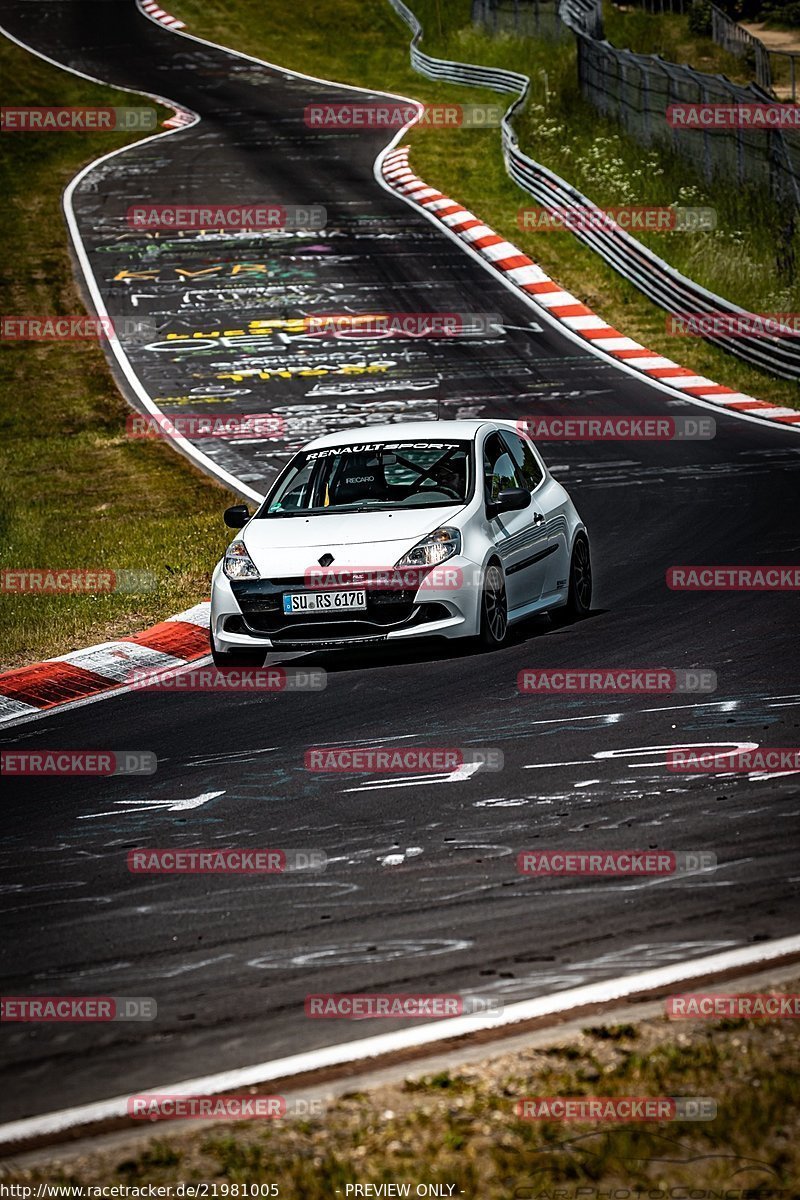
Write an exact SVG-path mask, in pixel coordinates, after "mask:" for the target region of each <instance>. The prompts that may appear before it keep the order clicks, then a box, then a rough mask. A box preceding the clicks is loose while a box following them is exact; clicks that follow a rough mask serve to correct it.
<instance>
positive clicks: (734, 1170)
mask: <svg viewBox="0 0 800 1200" xmlns="http://www.w3.org/2000/svg"><path fill="white" fill-rule="evenodd" d="M786 986H787V989H788V990H792V991H794V990H796V985H794V986H790V985H788V984H787V985H786ZM554 1037H555V1038H556V1039H557V1035H554ZM797 1050H798V1033H797V1029H796V1022H793V1021H791V1020H787V1021H783V1022H781V1021H736V1022H730V1021H723V1022H720V1023H718V1024H714V1025H710V1024H709V1023H707V1022H703V1021H698V1022H689V1021H681V1022H668V1021H667V1020H665V1019H653V1020H648V1021H639V1022H637V1023H635V1024H625V1025H607V1026H604V1025H602V1024H600V1025H596V1026H593V1027H592V1028H591V1029H587V1030H584V1031H583V1033H582V1034H580V1035H578V1036H577V1037H576V1038H575V1039H574V1040H573V1041H571V1042H569V1043H568V1044H566V1045H559V1044H556V1045H553V1046H551V1047H549V1048H545V1049H539V1050H533V1049H529V1050H521V1051H519V1050H517V1051H516V1052H515V1053H513V1054H506V1055H502V1052H501V1051H497V1052H496V1054H495V1057H494V1058H487V1059H486V1060H485V1061H484V1062H482V1063H477V1064H473V1065H470V1066H465V1067H462V1068H458V1067H457V1066H453V1067H452V1068H451V1069H450V1070H448V1071H440V1072H438V1073H437V1074H435V1075H431V1076H428V1077H421V1078H417V1079H414V1080H410V1079H409V1080H406V1081H405V1082H403V1083H396V1084H390V1085H388V1084H383V1085H378V1086H376V1087H375V1088H374V1089H373V1090H371V1091H364V1092H357V1093H356V1092H351V1093H348V1094H346V1095H344V1096H342V1097H340V1098H339V1099H338V1100H336V1101H334V1102H332V1103H331V1104H330V1105H329V1106H328V1108H327V1111H326V1112H325V1113H324V1114H321V1115H318V1116H315V1117H314V1118H312V1119H308V1118H303V1119H302V1120H300V1119H298V1120H294V1119H287V1120H285V1121H282V1122H280V1123H272V1122H261V1123H258V1122H255V1123H253V1122H251V1123H249V1124H243V1125H239V1126H236V1127H231V1126H230V1125H228V1126H217V1127H216V1128H211V1129H209V1130H207V1131H204V1132H200V1133H191V1134H182V1133H181V1131H180V1129H165V1128H163V1127H162V1128H160V1129H159V1131H158V1132H159V1136H158V1140H157V1141H154V1142H152V1143H150V1145H149V1147H147V1148H139V1149H137V1148H135V1147H129V1148H128V1149H127V1150H126V1151H124V1152H123V1151H120V1150H117V1151H106V1152H102V1153H99V1154H96V1155H94V1156H92V1157H89V1156H88V1155H86V1154H84V1156H83V1157H82V1158H81V1159H80V1160H79V1161H78V1162H76V1163H74V1164H73V1165H72V1166H70V1167H62V1168H61V1169H57V1170H51V1171H47V1170H43V1169H37V1170H34V1171H25V1172H22V1171H20V1170H18V1169H17V1170H15V1169H13V1168H12V1169H11V1171H9V1172H8V1174H7V1175H6V1177H5V1182H6V1183H12V1182H19V1183H25V1184H28V1185H30V1184H33V1185H35V1184H36V1183H37V1182H39V1181H40V1180H43V1179H47V1180H48V1181H49V1182H63V1183H70V1184H73V1185H82V1186H84V1187H85V1186H87V1185H92V1184H109V1185H113V1184H114V1183H118V1182H129V1183H130V1182H134V1183H143V1184H144V1183H151V1184H154V1185H156V1184H172V1185H173V1186H174V1184H175V1182H176V1181H177V1180H183V1181H185V1182H187V1183H190V1182H192V1181H195V1180H202V1181H204V1182H207V1183H209V1184H213V1183H216V1184H218V1185H219V1187H220V1188H222V1187H223V1186H224V1185H225V1184H227V1185H240V1186H241V1185H243V1184H247V1185H249V1186H250V1187H254V1186H255V1185H259V1184H270V1183H274V1184H276V1185H277V1186H278V1189H279V1195H280V1196H284V1197H287V1200H294V1198H295V1197H297V1198H299V1197H302V1198H303V1200H330V1198H331V1197H335V1196H336V1195H337V1194H338V1195H341V1196H344V1195H345V1194H346V1193H345V1188H346V1186H347V1185H348V1184H352V1183H358V1184H361V1185H364V1184H373V1185H377V1184H381V1183H396V1184H404V1183H410V1184H411V1193H410V1194H411V1195H414V1194H415V1187H416V1185H417V1184H418V1183H432V1182H433V1183H441V1184H454V1185H455V1191H454V1193H453V1194H454V1195H456V1196H458V1195H460V1194H463V1195H466V1196H470V1197H480V1198H481V1200H509V1198H511V1197H514V1196H517V1197H519V1198H522V1197H525V1198H529V1197H534V1196H535V1197H538V1200H557V1198H559V1197H562V1198H564V1200H567V1198H569V1200H574V1196H575V1194H576V1189H580V1188H584V1189H593V1188H597V1189H599V1194H600V1195H602V1194H603V1193H605V1194H606V1195H608V1194H609V1193H610V1195H611V1196H614V1195H619V1196H623V1195H627V1194H630V1195H632V1196H633V1195H636V1194H637V1189H640V1192H641V1195H642V1196H652V1197H654V1198H655V1197H661V1200H668V1197H669V1196H671V1195H675V1196H678V1195H681V1196H684V1195H686V1196H698V1197H700V1196H710V1195H719V1196H731V1197H733V1196H741V1197H744V1196H745V1195H747V1196H751V1197H752V1198H753V1200H757V1197H759V1196H760V1195H764V1196H767V1195H773V1196H777V1195H784V1196H786V1197H788V1196H790V1195H796V1194H797V1187H798V1185H799V1184H800V1110H798V1103H799V1102H800V1077H799V1076H798V1074H797V1071H796V1062H797ZM576 1095H580V1096H599V1097H615V1096H689V1097H691V1096H698V1097H699V1096H708V1097H711V1098H712V1099H714V1100H715V1101H716V1104H717V1115H716V1117H715V1118H714V1119H713V1120H711V1121H703V1122H691V1121H683V1122H680V1121H675V1122H663V1123H661V1124H648V1123H636V1124H630V1125H625V1124H590V1123H585V1122H584V1123H558V1122H555V1121H547V1122H535V1121H527V1120H523V1119H520V1118H519V1117H517V1115H516V1113H515V1105H516V1103H517V1101H518V1100H520V1099H521V1098H523V1097H545V1096H576ZM178 1124H179V1125H180V1122H179V1123H178ZM516 1189H519V1190H516ZM615 1189H619V1190H618V1191H617V1190H615ZM626 1189H630V1193H628V1192H627V1191H626ZM684 1189H688V1190H684ZM781 1189H783V1191H781ZM209 1194H213V1193H212V1191H211V1189H209ZM218 1194H222V1192H219V1193H218ZM228 1194H229V1195H231V1194H235V1193H233V1192H232V1191H229V1192H228ZM351 1195H352V1193H351ZM577 1195H578V1196H580V1195H584V1196H587V1197H590V1198H591V1200H598V1197H597V1195H596V1194H593V1193H592V1191H590V1190H587V1191H584V1192H581V1191H579V1190H578V1191H577Z"/></svg>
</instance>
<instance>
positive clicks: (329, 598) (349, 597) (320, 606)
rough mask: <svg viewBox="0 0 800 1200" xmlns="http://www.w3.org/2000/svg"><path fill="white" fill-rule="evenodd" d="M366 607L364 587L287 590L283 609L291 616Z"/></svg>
mask: <svg viewBox="0 0 800 1200" xmlns="http://www.w3.org/2000/svg"><path fill="white" fill-rule="evenodd" d="M366 607H367V593H366V590H365V589H364V588H361V589H360V590H359V591H356V592H287V593H286V595H285V596H284V597H283V611H284V612H285V613H286V614H287V615H289V616H294V615H296V614H297V613H307V612H342V611H344V610H362V611H363V610H364V609H365V608H366Z"/></svg>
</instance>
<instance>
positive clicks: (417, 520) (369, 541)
mask: <svg viewBox="0 0 800 1200" xmlns="http://www.w3.org/2000/svg"><path fill="white" fill-rule="evenodd" d="M463 508H464V505H463V504H454V505H453V506H452V507H448V508H410V509H405V510H404V509H393V510H392V511H391V512H363V513H341V514H339V515H338V516H334V515H333V513H326V514H324V515H317V516H310V517H277V518H270V517H265V518H263V519H261V520H256V521H251V522H250V524H249V525H248V526H247V529H246V530H245V531H244V534H243V537H242V540H243V541H244V543H245V545H246V546H247V551H248V554H249V555H250V557H251V558H252V560H253V562H254V563H255V565H256V567H257V568H258V571H259V573H260V574H261V575H262V576H264V577H265V578H267V579H269V578H274V577H275V576H280V575H294V576H296V575H303V574H304V573H305V572H306V571H307V570H308V569H309V568H318V560H319V558H320V557H321V556H322V555H324V554H331V555H332V556H333V562H332V563H331V570H332V571H335V570H336V567H344V566H347V567H356V566H358V567H390V566H393V565H394V564H395V563H396V562H397V560H398V559H399V558H401V557H402V555H404V554H405V553H406V551H408V550H410V549H411V547H412V546H414V545H416V543H417V542H418V541H419V540H420V538H423V537H425V535H426V534H428V533H431V532H432V531H433V530H434V529H438V528H439V526H440V525H448V524H449V523H450V522H451V521H452V520H453V519H454V518H455V517H456V515H457V514H458V513H460V512H461V511H462V509H463Z"/></svg>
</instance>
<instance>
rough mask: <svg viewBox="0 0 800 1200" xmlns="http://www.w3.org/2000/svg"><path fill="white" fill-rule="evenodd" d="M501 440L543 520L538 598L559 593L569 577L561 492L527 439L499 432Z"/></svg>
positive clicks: (567, 540) (562, 492)
mask: <svg viewBox="0 0 800 1200" xmlns="http://www.w3.org/2000/svg"><path fill="white" fill-rule="evenodd" d="M503 437H504V439H505V440H506V441H507V443H508V445H509V448H510V450H511V452H512V455H513V458H514V462H515V464H516V466H517V470H518V471H519V473H520V474H521V475H522V477H523V478H524V480H525V487H527V488H529V489H530V491H531V492H532V493H533V504H534V507H535V508H536V509H537V511H538V512H540V513H541V514H542V516H543V517H544V529H545V532H546V534H547V547H546V554H545V557H544V559H543V562H544V566H545V573H544V584H543V588H542V592H541V596H542V598H543V599H544V598H546V597H547V596H553V595H555V594H556V593H562V592H563V591H564V589H565V588H566V586H567V580H568V575H569V553H570V547H569V526H568V523H567V516H566V512H565V504H564V501H565V496H564V490H563V488H561V487H559V485H558V483H557V482H556V481H555V480H554V479H553V478H552V476H551V475H549V474H548V473H547V472H546V471H545V470H543V468H542V465H541V461H540V459H539V457H538V455H537V453H536V451H535V450H534V447H533V445H532V444H531V442H530V440H529V439H528V438H524V437H521V436H520V435H519V434H517V433H512V432H511V431H510V430H506V429H504V430H503Z"/></svg>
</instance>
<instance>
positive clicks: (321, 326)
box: [166, 313, 389, 342]
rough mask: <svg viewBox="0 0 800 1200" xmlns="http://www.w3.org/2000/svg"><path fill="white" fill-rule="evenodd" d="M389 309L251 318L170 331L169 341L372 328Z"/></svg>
mask: <svg viewBox="0 0 800 1200" xmlns="http://www.w3.org/2000/svg"><path fill="white" fill-rule="evenodd" d="M388 320H389V314H388V313H359V314H358V315H357V316H312V317H272V318H270V319H268V320H258V321H248V322H247V326H246V328H244V329H209V330H199V329H198V330H195V331H194V332H193V333H168V334H167V335H166V339H167V341H176V342H177V341H186V340H191V339H192V338H227V337H231V338H232V337H248V336H252V335H253V334H269V333H275V332H276V331H279V330H280V331H281V332H284V333H299V334H303V333H321V332H323V331H335V330H340V329H344V330H348V331H351V330H359V329H362V328H363V329H365V330H367V331H369V330H370V329H374V328H375V327H376V326H378V327H379V324H380V322H381V321H388Z"/></svg>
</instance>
